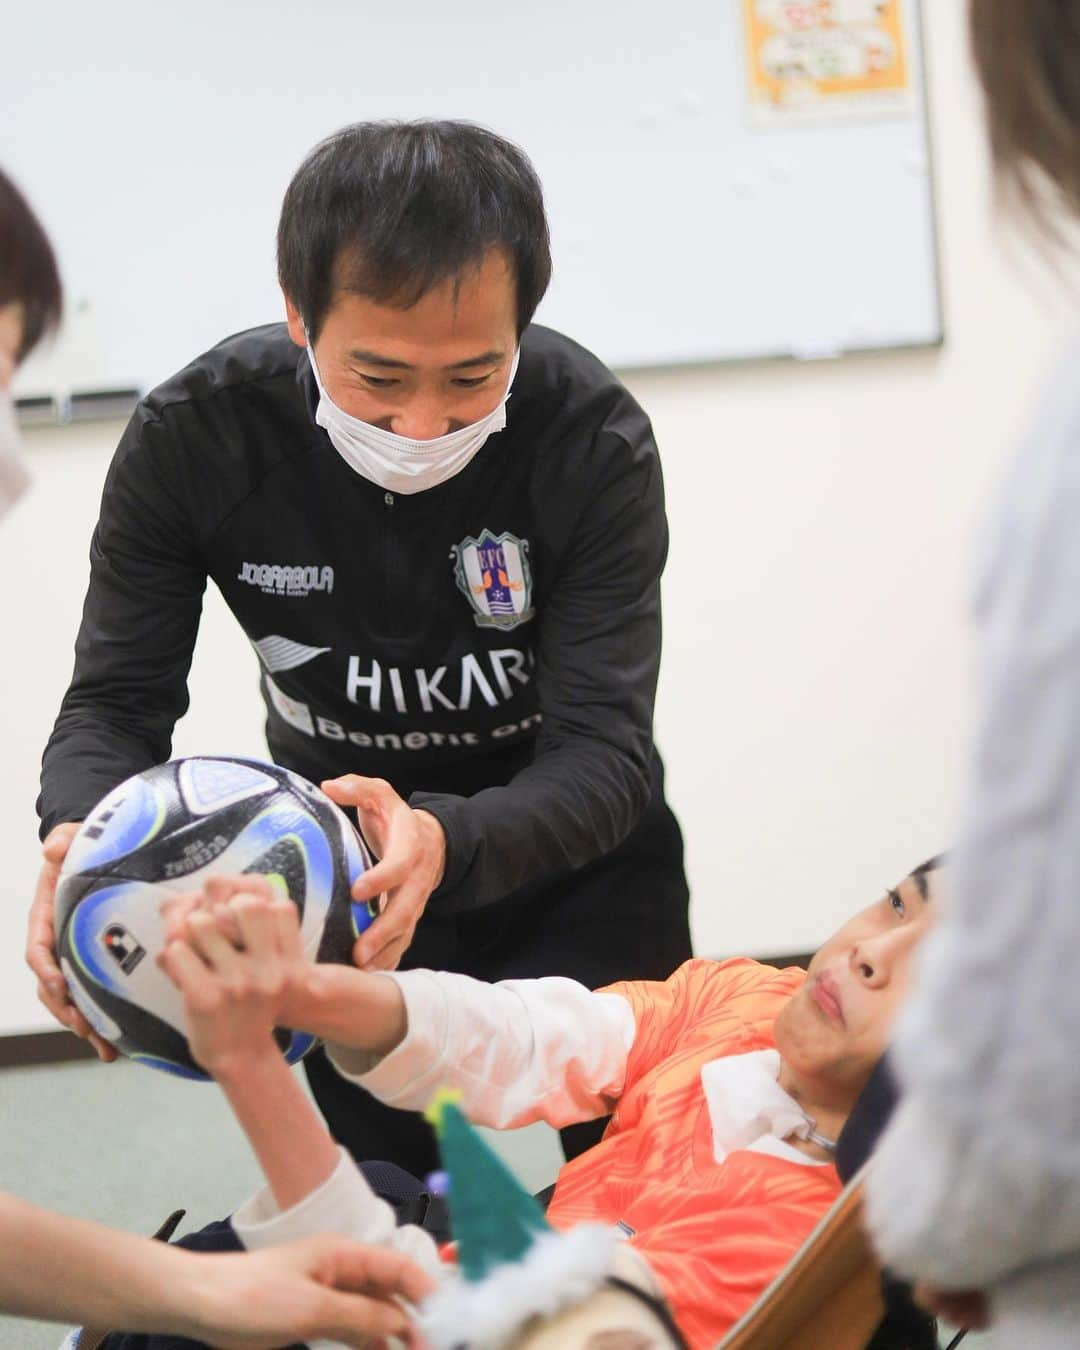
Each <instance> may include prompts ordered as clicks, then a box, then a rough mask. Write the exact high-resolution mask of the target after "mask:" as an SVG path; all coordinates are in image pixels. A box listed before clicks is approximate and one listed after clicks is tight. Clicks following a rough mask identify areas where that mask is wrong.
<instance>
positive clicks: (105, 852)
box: [55, 758, 377, 1078]
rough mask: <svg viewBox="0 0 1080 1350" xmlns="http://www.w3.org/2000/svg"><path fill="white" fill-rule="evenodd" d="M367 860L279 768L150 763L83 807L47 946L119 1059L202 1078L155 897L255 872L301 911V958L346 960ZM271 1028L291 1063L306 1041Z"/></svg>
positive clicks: (205, 761) (338, 823)
mask: <svg viewBox="0 0 1080 1350" xmlns="http://www.w3.org/2000/svg"><path fill="white" fill-rule="evenodd" d="M371 865H372V860H371V855H370V854H369V852H368V850H367V847H366V845H365V844H364V841H363V839H362V838H361V837H360V835H359V833H358V832H357V830H356V828H355V827H354V826H353V824H352V822H351V821H350V820H349V819H348V817H347V816H346V815H345V813H344V812H343V811H341V810H340V808H339V807H337V806H336V805H335V804H334V803H333V802H332V801H331V800H330V799H329V797H327V796H325V795H324V794H323V793H322V792H320V791H319V789H318V788H317V787H315V786H313V785H312V784H311V783H309V782H307V781H306V779H303V778H301V777H300V775H299V774H295V773H290V772H289V770H288V769H281V768H278V767H277V766H276V765H274V764H264V763H262V762H261V761H259V760H249V759H223V758H222V759H219V758H193V759H176V760H172V761H170V762H169V763H168V764H159V765H158V766H157V767H156V768H153V769H147V770H146V772H145V773H140V774H136V775H135V776H134V777H133V778H129V779H127V781H126V782H124V783H121V784H120V786H119V787H117V788H114V789H113V791H112V792H110V793H109V795H108V796H107V797H105V798H104V800H102V801H101V802H99V803H98V805H97V806H96V807H95V808H94V810H93V811H91V812H90V814H89V816H88V817H87V818H86V820H85V821H84V822H83V824H82V826H81V828H80V829H79V832H78V834H76V836H75V838H74V840H73V841H72V844H71V848H70V849H69V851H68V854H67V857H66V858H65V860H64V865H63V867H62V868H61V871H60V878H59V882H58V884H57V888H56V912H55V923H56V934H57V951H58V955H59V960H60V967H61V969H62V970H63V972H64V976H65V978H66V979H67V982H68V988H69V989H70V991H71V997H72V999H73V1001H74V1002H75V1005H76V1007H78V1009H79V1011H80V1012H81V1013H82V1014H83V1016H84V1017H85V1018H86V1020H87V1021H88V1022H89V1023H90V1025H91V1026H92V1027H93V1028H94V1030H95V1031H96V1032H97V1033H98V1035H100V1036H101V1037H103V1038H104V1039H105V1040H106V1041H108V1042H109V1043H110V1044H111V1045H113V1046H115V1047H116V1049H117V1050H119V1051H121V1052H122V1053H123V1054H125V1055H128V1056H130V1058H132V1059H135V1060H138V1061H139V1062H140V1063H142V1064H149V1065H151V1066H152V1067H154V1068H156V1069H164V1070H165V1071H166V1072H168V1073H174V1074H178V1075H179V1076H180V1077H182V1078H205V1077H206V1074H205V1073H203V1071H202V1069H200V1068H199V1066H198V1064H196V1062H195V1060H194V1059H193V1058H192V1056H191V1052H190V1050H189V1049H188V1044H187V1039H186V1037H185V1035H184V1016H183V1002H182V999H181V996H180V992H179V990H178V989H177V988H176V986H175V985H174V984H173V983H172V981H171V980H170V979H169V978H168V976H167V975H166V974H165V972H164V971H162V970H161V969H160V968H159V967H158V965H157V963H156V961H155V960H154V957H155V956H156V955H157V953H158V952H159V951H160V950H161V948H162V946H163V944H164V935H165V921H164V919H163V918H162V916H161V914H160V907H161V903H162V901H163V900H165V899H166V898H167V897H168V896H170V895H174V894H177V893H181V892H184V891H191V890H194V889H197V888H198V887H199V886H200V885H201V884H202V881H203V880H204V879H205V878H206V877H208V876H217V875H221V874H223V873H243V872H251V873H257V874H261V875H262V876H265V877H267V878H269V880H270V882H271V884H272V885H273V886H274V887H275V889H277V890H279V891H280V892H281V894H283V895H288V896H289V898H290V899H292V900H293V901H294V903H295V904H296V907H297V909H298V910H299V911H300V934H301V939H302V941H303V944H304V952H305V954H306V955H307V956H308V957H310V958H311V959H312V960H315V961H336V962H339V963H342V964H348V963H349V962H350V959H351V951H352V945H353V942H354V941H355V940H356V937H357V936H358V935H359V934H360V933H361V932H363V930H364V929H365V928H367V926H368V925H369V924H370V923H371V921H372V919H373V918H374V917H375V914H376V913H377V910H376V909H375V908H373V907H372V905H371V904H370V903H369V904H357V903H356V902H355V901H354V900H353V899H352V896H351V894H350V892H351V890H352V886H353V883H354V882H355V881H356V879H357V878H358V877H359V876H360V875H361V874H362V873H363V872H365V871H366V870H367V869H368V868H369V867H371ZM274 1035H275V1037H276V1038H277V1041H278V1044H279V1045H280V1046H281V1049H282V1052H283V1053H284V1055H285V1058H286V1059H287V1060H288V1061H289V1063H294V1062H295V1061H296V1060H298V1059H300V1058H301V1057H302V1056H303V1055H305V1054H306V1053H307V1051H308V1050H310V1049H311V1047H312V1045H313V1044H314V1037H312V1036H308V1035H306V1034H303V1033H300V1032H295V1031H286V1030H284V1029H278V1030H276V1031H275V1033H274Z"/></svg>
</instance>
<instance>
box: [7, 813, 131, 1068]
mask: <svg viewBox="0 0 1080 1350" xmlns="http://www.w3.org/2000/svg"><path fill="white" fill-rule="evenodd" d="M79 824H80V822H79V821H77V820H76V821H68V822H67V823H66V824H64V825H57V826H56V828H55V829H54V830H51V831H50V832H49V834H48V836H47V838H46V840H45V843H44V844H43V846H42V853H43V854H44V857H45V861H44V862H43V863H42V866H41V871H40V872H39V873H38V880H37V888H36V889H35V891H34V903H33V904H32V905H31V906H30V924H29V927H28V929H27V934H26V964H27V965H28V966H29V967H30V969H31V970H32V971H33V972H34V974H35V975H36V976H37V979H38V990H37V992H38V998H39V999H40V1000H41V1001H42V1003H44V1005H45V1007H46V1008H48V1010H49V1012H51V1013H52V1015H53V1016H54V1017H55V1018H56V1020H57V1021H58V1022H59V1023H61V1025H63V1026H65V1027H67V1028H68V1030H69V1031H73V1032H74V1033H75V1035H76V1036H81V1037H82V1038H83V1040H87V1041H89V1042H90V1044H91V1045H92V1046H93V1047H94V1049H95V1050H96V1051H97V1052H98V1057H99V1058H100V1059H101V1060H103V1061H104V1062H105V1063H106V1064H108V1063H109V1062H110V1060H114V1059H115V1058H116V1051H115V1050H114V1049H113V1047H112V1046H111V1045H110V1044H109V1043H108V1041H104V1040H102V1038H101V1037H100V1036H99V1035H97V1033H96V1032H94V1031H92V1030H91V1027H90V1023H89V1022H88V1021H87V1020H86V1018H85V1017H84V1016H83V1015H82V1013H81V1012H79V1010H78V1008H76V1006H75V1004H74V1003H72V1001H71V996H70V994H69V993H68V988H67V983H66V982H65V980H64V976H63V972H62V971H61V969H60V967H59V966H58V965H57V964H56V929H55V927H54V925H53V908H54V906H55V903H56V882H57V879H58V877H59V876H60V868H61V866H62V864H63V861H64V859H65V858H66V857H67V851H68V849H69V848H70V847H71V841H72V840H73V839H74V838H75V836H76V834H77V833H78V831H79Z"/></svg>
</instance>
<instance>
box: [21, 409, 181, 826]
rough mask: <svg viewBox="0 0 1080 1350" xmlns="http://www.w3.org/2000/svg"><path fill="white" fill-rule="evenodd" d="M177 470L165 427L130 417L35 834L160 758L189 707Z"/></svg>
mask: <svg viewBox="0 0 1080 1350" xmlns="http://www.w3.org/2000/svg"><path fill="white" fill-rule="evenodd" d="M179 462H180V456H179V455H178V454H177V452H176V450H175V447H174V446H173V445H172V444H171V442H170V439H169V435H168V432H167V430H166V428H165V426H164V424H163V423H162V422H161V421H160V420H158V419H157V418H155V417H154V416H153V415H152V414H149V413H148V412H147V411H146V409H145V408H141V409H139V411H137V412H136V414H135V416H134V417H133V419H132V421H131V423H130V424H129V426H128V428H127V430H126V431H125V433H124V436H123V439H122V440H121V442H120V445H119V448H118V449H117V452H116V455H115V457H114V459H113V462H112V465H111V467H110V469H109V473H108V476H107V478H106V480H105V489H104V492H103V495H102V501H101V513H100V517H99V519H98V523H97V527H96V528H95V530H94V535H93V539H92V540H91V544H90V584H89V588H88V590H87V593H86V600H85V603H84V605H83V616H82V624H81V626H80V628H79V634H78V638H77V639H76V643H75V670H74V674H73V676H72V680H71V684H70V686H69V688H68V691H67V693H66V694H65V695H64V700H63V703H62V704H61V706H60V713H59V716H58V717H57V719H56V725H55V726H54V728H53V732H52V735H51V737H50V738H49V743H48V745H47V746H46V748H45V754H44V758H43V761H42V774H41V796H40V797H39V799H38V814H39V815H40V817H41V834H42V837H44V835H45V834H47V833H48V831H49V830H50V829H52V827H53V826H54V825H56V824H58V823H60V822H61V821H66V820H82V819H83V818H84V817H85V816H86V814H87V812H88V811H90V810H91V809H92V808H93V806H94V805H95V803H96V802H97V801H98V800H99V799H100V798H101V797H102V796H103V795H104V794H105V793H106V792H108V791H109V790H110V789H111V788H112V787H115V785H116V784H117V783H119V782H121V781H122V780H123V779H124V778H127V777H128V776H129V775H130V774H133V773H138V772H140V771H141V770H142V769H145V768H148V767H150V766H151V765H153V764H159V763H161V762H162V761H163V760H166V759H168V758H169V751H170V746H171V741H172V730H173V726H174V724H175V722H176V720H177V718H179V717H181V716H182V715H183V713H184V712H185V711H186V710H187V706H188V695H187V675H188V670H189V668H190V665H191V657H192V652H193V650H194V646H195V635H196V633H197V631H198V626H199V616H200V612H201V608H202V594H203V591H204V589H205V586H206V572H205V569H204V567H203V565H202V564H201V562H200V561H199V558H198V555H197V545H196V540H195V537H194V529H193V525H192V522H191V519H190V513H189V512H188V511H187V510H186V509H185V506H184V501H185V499H187V493H186V491H185V489H184V485H183V482H182V479H181V478H180V476H179V474H178V472H177V471H176V469H177V466H178V465H179Z"/></svg>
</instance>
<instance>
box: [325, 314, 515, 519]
mask: <svg viewBox="0 0 1080 1350" xmlns="http://www.w3.org/2000/svg"><path fill="white" fill-rule="evenodd" d="M307 352H308V359H309V360H310V361H311V369H312V371H313V372H314V374H315V383H316V384H317V385H318V387H319V406H318V408H317V409H316V411H315V421H316V422H317V423H318V424H319V426H321V427H325V428H326V434H327V435H328V436H329V437H330V441H331V444H332V445H333V447H334V449H335V450H336V451H337V452H338V454H339V455H340V456H341V457H342V459H343V460H344V461H345V462H346V464H348V465H349V466H350V468H352V469H355V471H356V472H357V473H358V474H360V475H361V476H362V477H364V478H367V479H369V480H370V481H371V482H372V483H378V485H379V487H381V488H386V490H387V491H388V492H403V493H406V494H409V493H413V492H425V491H426V490H427V489H428V488H433V487H438V485H439V484H440V483H445V482H446V480H447V479H448V478H453V476H454V475H455V474H457V473H460V472H461V471H462V469H464V468H465V466H466V465H467V464H468V463H469V461H470V460H471V459H472V458H473V456H474V455H476V454H477V452H478V451H479V450H480V448H481V447H482V446H483V444H484V442H485V441H486V440H487V438H488V437H489V436H493V435H494V434H495V432H496V431H502V429H503V427H505V426H506V400H507V399H508V398H509V397H510V386H511V385H512V384H513V383H514V375H515V374H516V373H517V367H518V357H519V356H520V354H521V352H520V349H519V350H518V351H515V352H514V360H513V364H512V365H511V367H510V378H509V379H508V380H507V382H506V392H505V393H504V394H503V396H502V398H501V399H500V400H499V403H498V405H497V406H496V407H495V408H493V409H492V410H491V412H489V413H488V415H487V416H486V417H482V418H481V419H480V421H479V422H473V423H471V424H470V425H469V426H467V427H462V428H461V430H460V431H451V432H448V433H447V434H446V435H445V436H436V437H435V439H434V440H430V441H413V440H410V439H409V438H408V437H407V436H398V435H397V434H396V432H393V431H383V430H382V428H381V427H376V426H372V424H371V423H370V422H363V421H361V420H360V418H359V417H353V416H352V415H351V414H350V413H347V412H345V411H344V409H342V408H339V407H338V406H337V404H336V403H334V402H332V401H331V399H330V396H329V394H327V392H326V390H325V389H324V388H323V383H322V380H321V379H320V378H319V367H318V366H317V365H316V364H315V353H314V351H313V349H312V346H311V342H310V340H309V342H308V348H307Z"/></svg>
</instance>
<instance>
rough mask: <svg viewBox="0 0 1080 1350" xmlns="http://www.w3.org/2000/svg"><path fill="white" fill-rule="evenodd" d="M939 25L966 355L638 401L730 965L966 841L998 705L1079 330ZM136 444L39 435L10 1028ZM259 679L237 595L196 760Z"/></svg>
mask: <svg viewBox="0 0 1080 1350" xmlns="http://www.w3.org/2000/svg"><path fill="white" fill-rule="evenodd" d="M926 8H927V10H928V11H929V13H928V15H927V24H928V29H929V32H928V45H929V64H930V71H929V79H930V87H931V96H932V113H933V124H934V131H935V138H936V173H937V182H938V198H939V217H940V221H941V226H942V234H943V264H942V270H943V276H944V283H945V293H946V322H947V326H948V341H947V345H946V347H945V349H944V350H943V351H941V352H939V353H931V352H914V353H910V354H900V355H889V356H879V357H867V358H861V359H851V360H848V361H845V362H842V363H836V364H821V365H809V366H795V365H787V364H777V365H772V366H757V367H729V368H723V369H715V368H709V369H700V370H693V371H688V370H672V371H665V372H654V373H649V374H638V375H634V376H632V377H631V378H630V379H629V381H628V382H629V384H630V387H631V388H632V389H633V391H634V392H635V394H636V395H637V396H638V397H639V398H640V399H641V401H642V402H643V403H644V405H645V406H646V407H647V408H648V409H649V411H650V412H651V414H652V416H653V419H654V421H655V425H656V430H657V433H658V436H659V439H660V444H661V448H662V451H663V455H664V462H665V468H666V474H667V485H668V497H669V512H670V519H671V527H672V549H671V561H670V563H669V567H668V572H667V580H666V589H665V598H666V599H665V602H666V637H665V656H664V667H663V679H662V688H661V694H660V700H659V706H658V713H657V728H658V739H659V742H660V745H661V749H662V751H663V753H664V754H665V757H666V759H667V761H668V766H669V784H670V793H671V798H672V800H673V802H674V803H675V805H676V808H677V810H678V812H679V814H680V816H681V819H682V822H683V826H684V830H685V832H686V836H687V841H688V849H689V865H690V874H691V881H692V885H693V890H694V929H695V934H696V939H697V945H698V948H699V950H700V951H702V952H705V953H709V954H720V953H728V952H753V953H758V954H764V953H770V952H772V953H776V952H789V951H796V950H800V949H804V948H808V947H810V946H812V945H813V944H815V943H816V942H817V941H818V940H819V939H820V938H821V937H823V936H824V935H825V934H826V933H827V932H828V931H829V929H830V928H831V927H832V926H834V925H835V924H836V923H837V922H839V921H840V920H841V919H842V918H843V917H844V916H845V915H846V914H847V913H848V912H850V911H851V910H853V909H854V908H855V907H857V906H858V905H860V904H863V903H866V902H867V901H869V900H870V899H872V898H874V897H875V896H876V895H877V894H879V893H880V891H881V889H882V888H883V887H884V886H885V885H887V884H890V883H892V882H893V881H895V880H896V879H898V877H899V876H900V875H901V874H902V873H903V872H904V870H905V869H906V868H908V867H910V866H911V865H912V864H913V863H915V862H917V861H919V860H920V859H921V858H922V857H923V856H924V855H926V854H928V853H930V852H933V851H936V850H938V849H939V848H941V847H942V846H944V845H946V844H947V843H948V840H949V833H950V829H951V824H952V820H953V812H954V809H955V802H956V797H957V790H958V785H959V782H960V776H961V772H962V760H963V745H964V737H965V733H966V729H967V727H968V725H969V718H970V711H971V707H970V703H971V700H970V695H969V689H970V685H969V680H968V669H967V661H968V651H969V632H968V619H967V590H968V578H969V572H970V556H971V535H972V524H973V521H974V519H975V518H976V516H977V514H978V512H979V511H980V510H981V509H982V507H983V505H984V503H985V500H986V498H987V494H988V491H989V489H990V487H991V486H992V484H993V482H994V480H995V477H996V474H997V471H998V469H999V467H1000V463H1001V459H1002V456H1003V454H1004V453H1006V451H1007V450H1008V448H1009V446H1010V443H1011V442H1012V440H1013V438H1014V435H1015V432H1016V429H1017V426H1018V424H1019V423H1020V422H1021V421H1022V418H1023V415H1024V409H1025V407H1026V405H1027V403H1028V401H1029V399H1030V397H1031V394H1032V390H1033V387H1034V386H1035V384H1036V383H1037V380H1038V377H1039V374H1040V372H1041V371H1042V369H1043V368H1044V367H1045V364H1046V361H1047V359H1048V357H1049V355H1050V353H1051V352H1052V350H1053V348H1054V346H1055V343H1056V342H1057V341H1058V340H1059V337H1060V334H1061V331H1062V328H1063V326H1064V325H1065V324H1066V323H1067V322H1068V321H1069V320H1068V316H1067V314H1066V311H1065V309H1064V307H1063V306H1062V305H1060V304H1059V306H1058V308H1057V310H1056V312H1053V313H1048V310H1047V304H1048V296H1047V294H1046V290H1047V288H1046V287H1045V286H1044V288H1043V290H1044V293H1043V294H1042V295H1041V296H1040V295H1038V294H1036V293H1035V292H1034V291H1033V290H1032V289H1031V287H1030V274H1024V273H1022V272H1021V270H1020V269H1019V268H1018V267H1017V266H1016V265H1015V259H1012V260H1010V258H1009V257H1007V256H1006V255H1005V254H1004V253H1003V251H1002V248H1001V247H1000V245H1001V243H1002V236H1000V235H999V236H995V235H994V234H993V233H992V231H991V227H990V224H989V212H988V202H987V174H986V167H985V160H984V154H983V148H982V139H981V128H980V125H979V111H978V105H977V101H976V97H975V92H974V89H973V85H972V81H971V78H970V75H969V72H968V69H967V60H966V52H965V48H964V34H963V26H962V10H963V8H964V7H963V6H962V5H961V4H959V3H958V0H951V2H950V0H941V3H935V4H933V5H928V6H926ZM1004 238H1005V240H1006V241H1007V238H1008V237H1007V236H1004ZM797 245H798V231H797V230H793V231H792V246H793V247H797ZM813 261H814V260H813V259H812V258H808V259H807V265H808V266H812V265H813ZM881 266H882V269H883V270H887V269H888V266H889V259H888V257H887V256H883V257H882V259H881ZM632 302H633V301H632V278H631V279H628V303H632ZM868 303H871V301H869V300H868ZM118 434H119V427H117V426H114V425H102V426H98V427H93V428H80V429H75V428H68V429H64V430H57V431H37V432H34V433H33V434H31V435H29V436H28V441H29V450H30V456H31V460H32V465H33V468H34V470H35V473H36V476H37V485H36V488H35V491H34V494H33V496H32V497H31V498H30V499H29V500H28V501H27V502H26V503H25V504H24V505H23V506H21V507H20V508H19V510H18V511H17V513H16V514H15V515H14V516H13V517H11V518H10V520H9V521H8V522H7V523H6V524H5V526H4V527H3V529H2V530H0V576H2V577H3V578H4V586H3V613H4V628H3V632H4V634H5V645H4V654H5V659H4V661H3V666H2V671H3V673H2V677H0V678H2V680H3V698H2V699H0V737H2V740H0V744H2V745H3V747H4V752H5V753H4V767H5V772H4V775H3V779H2V780H0V850H2V852H0V856H3V857H4V858H5V860H6V864H7V866H6V872H5V889H6V890H7V892H8V895H7V897H6V904H5V906H4V908H3V910H2V911H0V952H2V953H6V954H5V955H3V956H2V957H0V1030H15V1029H26V1028H35V1027H38V1026H45V1025H47V1021H46V1019H45V1017H44V1015H43V1014H42V1013H41V1012H40V1011H39V1009H38V1006H37V1004H36V1003H35V1000H34V996H33V989H32V982H31V980H30V977H29V975H28V973H27V972H26V971H25V969H24V967H23V966H22V964H21V953H22V946H23V933H24V913H25V909H26V906H27V904H28V902H29V898H30V894H31V890H32V886H33V880H34V875H35V872H36V844H35V839H36V835H35V818H34V813H33V798H34V794H35V786H36V777H37V761H38V757H39V755H40V750H41V746H42V744H43V743H44V741H45V738H46V736H47V734H48V729H49V726H50V724H51V720H52V717H53V715H54V713H55V708H56V705H57V703H58V700H59V698H60V695H61V693H62V690H63V687H64V685H65V683H66V681H67V678H68V675H69V672H70V665H71V655H70V651H71V642H72V638H73V636H74V631H75V627H76V624H77V618H78V612H79V606H80V604H81V598H82V591H83V587H84V583H85V576H86V562H85V559H86V547H87V542H88V539H89V534H90V529H91V525H92V521H93V518H94V515H95V512H96V505H97V495H98V492H99V489H100V482H101V478H102V475H103V473H104V470H105V466H106V464H107V462H108V457H109V454H110V453H111V449H112V446H113V444H114V442H115V439H116V437H117V435H118ZM254 680H255V663H254V658H253V657H252V655H251V652H250V649H249V648H248V646H247V644H246V642H245V641H244V640H243V639H242V638H240V637H239V636H238V630H234V629H233V627H232V625H231V624H230V623H229V621H228V617H227V615H225V614H224V613H223V612H222V608H221V606H220V602H219V601H217V600H216V597H214V599H213V601H212V603H211V604H210V605H209V606H208V611H207V615H206V617H205V619H204V626H203V634H202V639H201V642H200V649H199V653H198V655H197V658H196V666H195V671H194V673H193V679H192V698H193V711H192V713H191V714H190V715H189V717H188V718H187V719H185V721H184V723H183V724H182V725H181V727H180V729H179V731H178V735H177V739H176V743H175V750H176V752H177V753H192V752H196V751H200V750H201V751H206V752H219V753H222V752H224V753H228V752H230V751H245V750H247V751H254V750H257V749H258V748H259V745H260V739H261V730H260V727H261V718H260V715H259V706H258V700H257V699H256V697H255V696H254Z"/></svg>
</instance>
